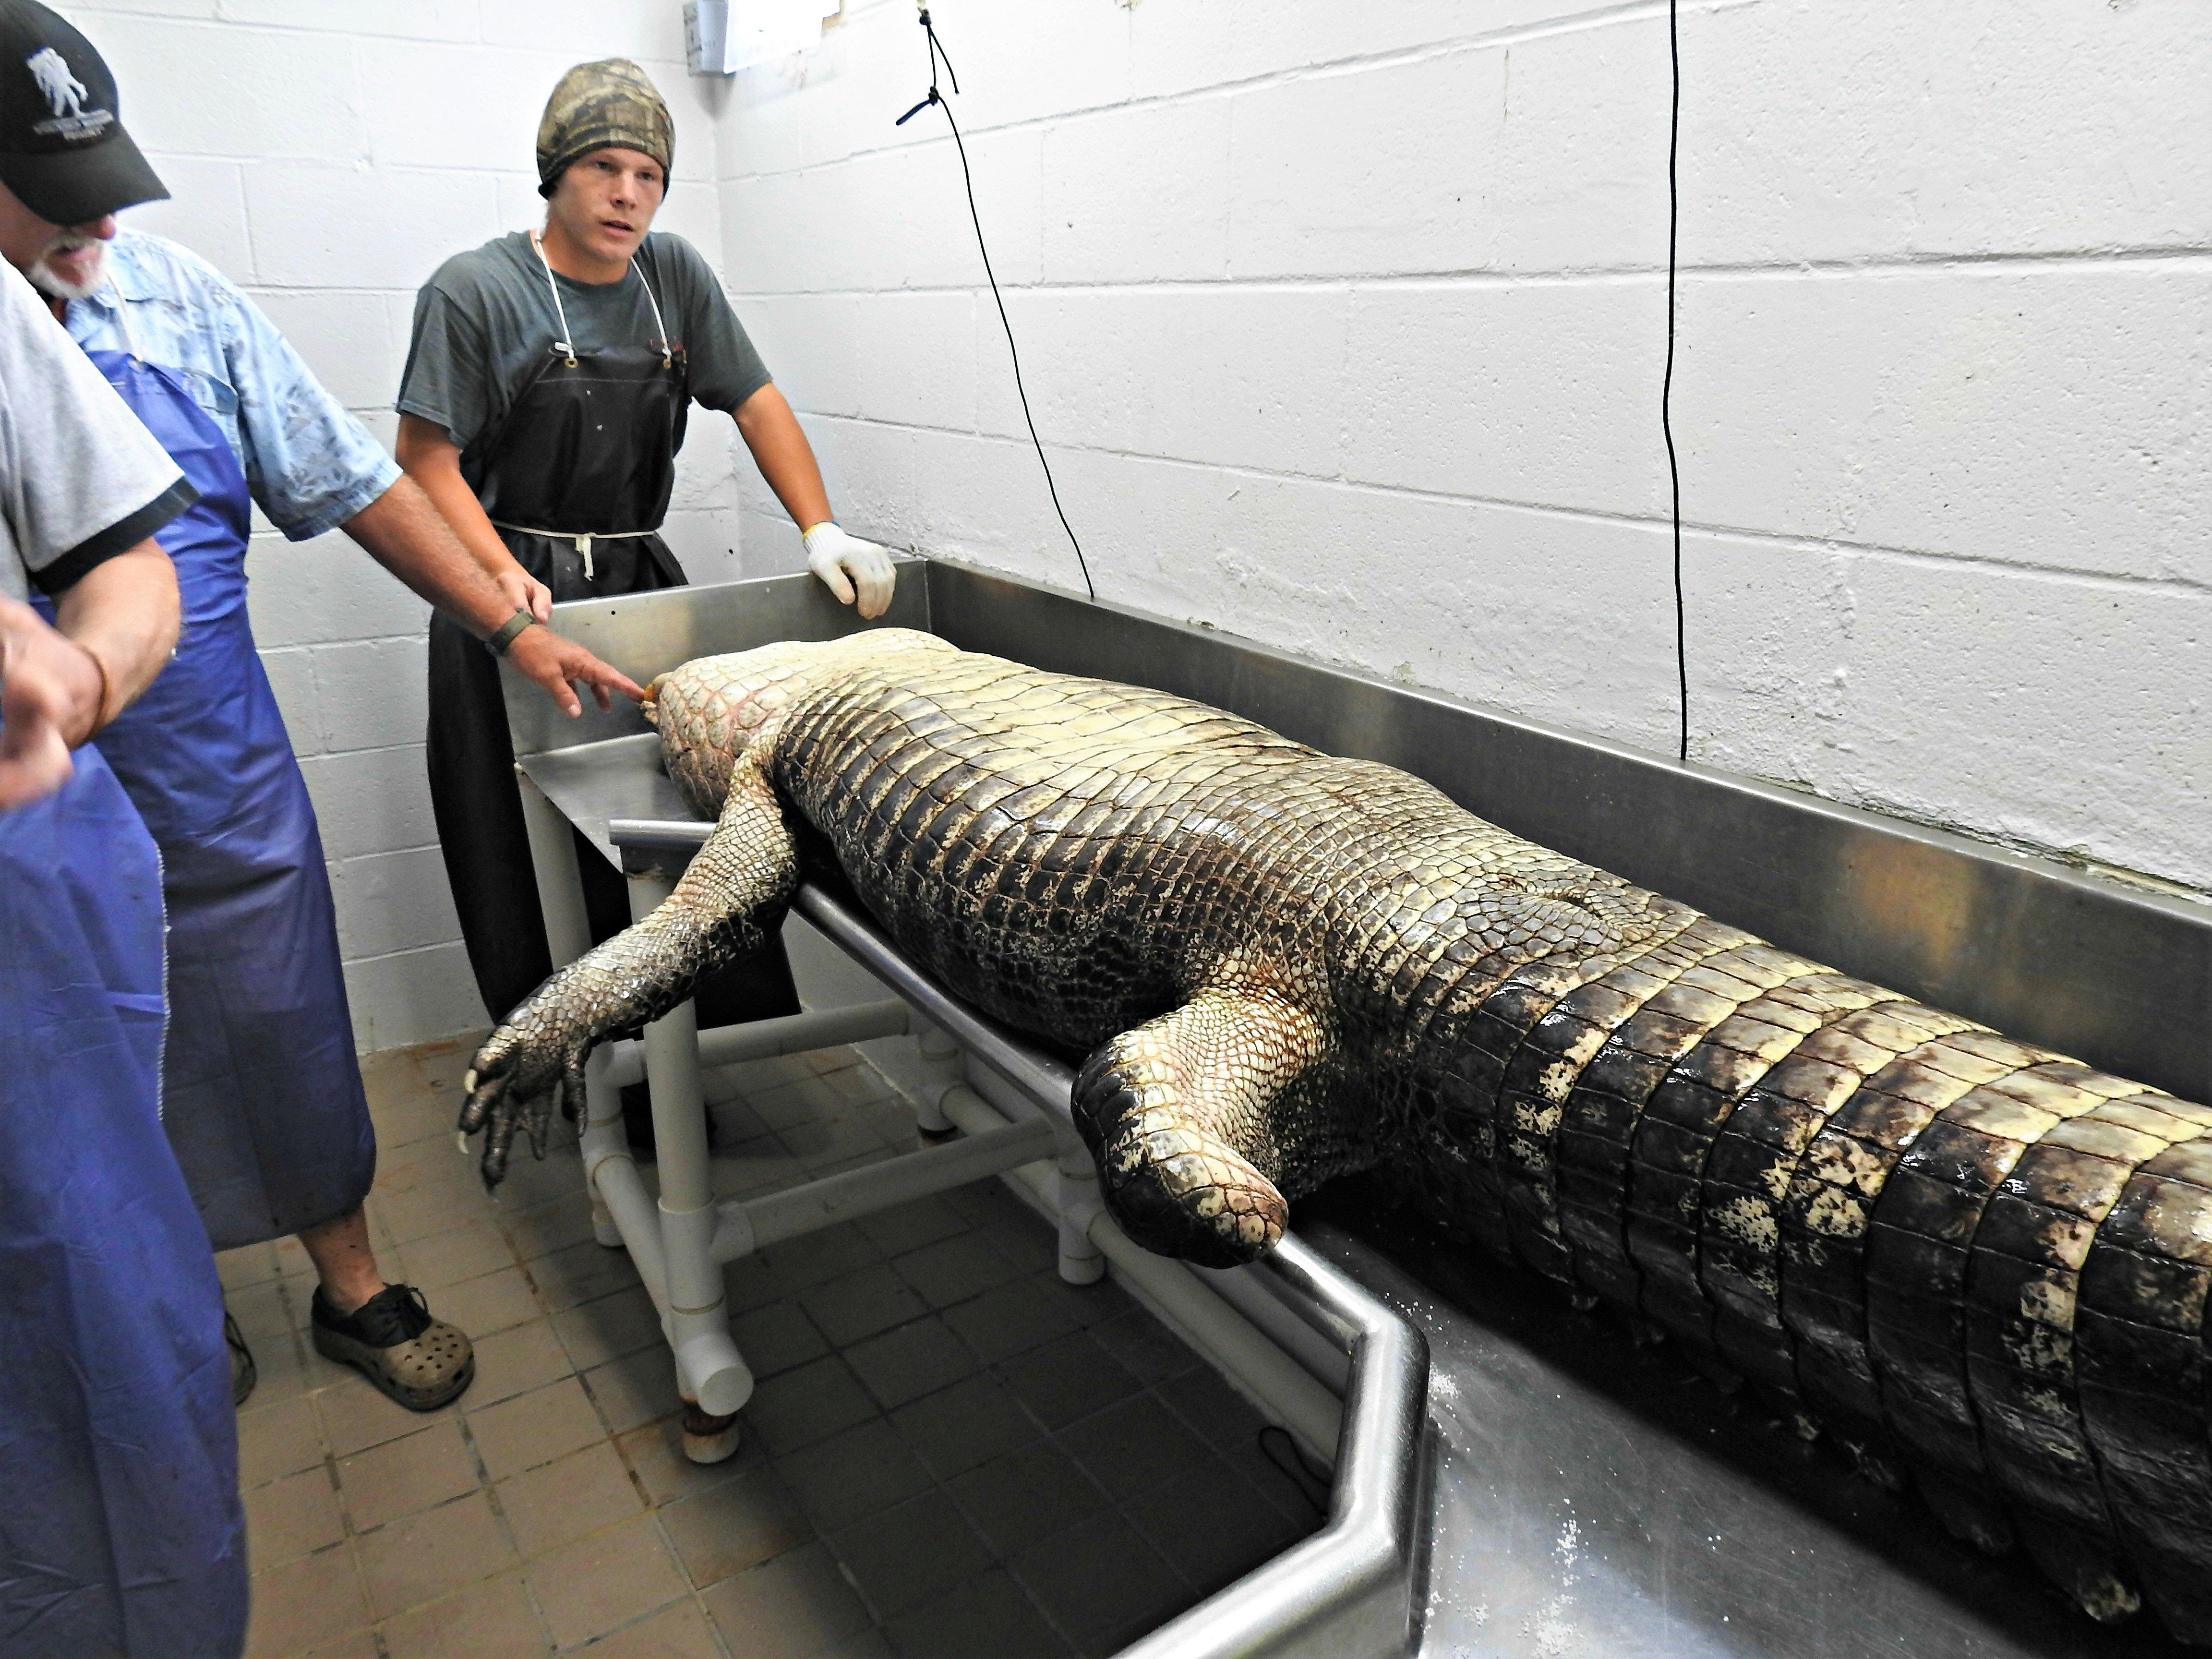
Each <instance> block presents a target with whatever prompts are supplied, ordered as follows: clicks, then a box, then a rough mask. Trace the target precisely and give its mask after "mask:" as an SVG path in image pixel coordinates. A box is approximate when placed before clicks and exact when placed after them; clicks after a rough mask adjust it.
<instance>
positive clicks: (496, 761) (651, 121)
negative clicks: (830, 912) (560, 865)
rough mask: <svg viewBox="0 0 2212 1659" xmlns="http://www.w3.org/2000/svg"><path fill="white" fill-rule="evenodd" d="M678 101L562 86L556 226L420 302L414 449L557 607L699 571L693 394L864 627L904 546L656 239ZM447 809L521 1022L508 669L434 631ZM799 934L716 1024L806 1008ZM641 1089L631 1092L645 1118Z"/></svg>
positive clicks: (456, 864)
mask: <svg viewBox="0 0 2212 1659" xmlns="http://www.w3.org/2000/svg"><path fill="white" fill-rule="evenodd" d="M675 142H676V139H675V129H674V125H673V123H672V122H671V120H670V118H669V113H668V106H667V105H666V104H665V103H664V102H663V101H662V100H661V97H660V94H659V92H658V91H657V90H656V89H655V88H654V87H653V82H652V81H651V80H650V79H648V78H647V76H646V73H645V71H644V70H641V69H640V68H639V67H638V66H637V65H636V64H633V63H630V62H629V61H628V60H627V59H624V58H608V59H605V60H604V61H602V62H599V63H592V64H577V65H576V66H575V67H574V68H573V69H571V70H568V73H567V74H565V75H564V76H562V77H561V80H560V82H559V83H558V84H557V85H556V87H555V88H554V89H553V94H552V97H551V98H550V100H548V102H547V104H546V106H545V112H544V118H543V119H542V120H541V121H540V122H539V123H538V146H537V149H538V155H537V159H538V180H539V183H538V194H539V195H541V196H543V197H545V198H546V213H545V225H544V231H543V233H542V234H541V233H539V232H538V231H530V232H516V233H514V234H510V235H506V236H501V237H497V238H495V239H494V240H491V241H489V242H486V243H485V244H484V245H483V246H481V247H477V248H472V249H471V250H470V251H468V252H465V253H459V254H456V255H454V256H453V258H450V259H448V260H447V262H446V263H445V264H443V265H442V266H441V267H440V268H439V270H438V271H437V273H436V274H435V276H432V277H431V278H430V280H429V281H428V283H424V284H423V286H422V292H421V293H420V294H419V295H417V296H416V302H415V331H414V337H413V340H412V343H410V348H409V351H408V357H407V368H406V371H405V374H404V376H403V378H402V380H401V383H400V388H399V398H398V407H399V411H400V422H399V443H398V453H399V459H400V463H401V465H404V466H405V467H406V469H407V471H408V472H409V473H410V476H412V477H416V478H417V479H419V480H420V481H421V482H422V487H423V488H424V489H425V490H427V491H428V493H429V495H430V498H431V499H432V500H433V501H435V502H436V503H437V504H438V507H439V509H440V510H441V512H443V513H445V515H446V517H447V520H448V521H449V522H450V523H451V524H452V525H453V528H454V531H455V532H457V533H458V534H459V537H460V538H461V540H462V541H463V542H465V543H466V544H467V545H468V547H469V549H470V550H471V552H472V553H474V554H475V555H476V556H477V559H478V561H479V562H481V563H482V564H483V568H485V569H486V570H488V571H503V572H507V573H511V574H514V575H517V576H520V577H524V578H526V579H528V580H532V581H533V582H536V583H542V584H544V586H545V587H546V588H550V591H551V594H552V597H553V598H554V599H595V598H610V597H613V596H616V595H619V594H624V593H635V592H646V591H648V590H651V589H655V588H664V587H671V586H679V585H681V584H682V583H683V582H684V580H686V578H685V576H684V569H683V567H682V566H681V565H679V564H678V562H677V561H676V556H675V555H674V554H673V553H672V552H671V550H669V547H668V544H667V543H665V541H663V540H662V539H661V538H660V536H659V533H658V532H659V527H660V523H661V519H662V515H663V514H664V513H665V512H666V510H667V507H668V501H669V494H670V490H671V487H672V485H673V483H674V480H675V458H676V452H677V450H678V448H679V447H681V446H682V444H683V442H684V424H685V418H686V415H687V412H688V410H689V408H690V404H693V403H695V402H696V403H697V404H701V405H702V406H703V407H705V408H707V409H710V410H715V411H717V412H721V413H726V414H728V415H730V416H732V417H733V418H734V419H735V421H736V422H737V427H738V434H739V435H741V436H742V437H743V438H744V441H745V444H746V446H747V447H748V448H749V449H750V451H751V452H752V456H753V459H754V461H755V462H756V464H757V465H758V466H759V468H760V470H761V474H762V476H763V477H764V478H765V479H766V480H767V481H768V483H769V487H770V488H771V489H774V490H775V494H776V496H777V498H778V499H779V500H780V501H781V502H782V503H783V505H784V507H785V508H786V509H787V511H788V512H789V513H790V514H791V516H792V518H793V520H794V521H795V522H796V523H797V525H798V526H799V529H800V530H801V531H802V532H804V543H805V550H806V558H807V563H808V567H809V568H811V570H812V571H813V572H814V574H816V575H817V577H818V578H819V579H820V580H822V582H823V585H824V586H827V587H828V588H829V590H830V592H833V593H835V594H836V596H837V598H838V599H840V600H841V601H842V602H843V603H845V604H847V605H854V606H856V608H857V609H858V610H859V611H860V614H861V615H862V616H864V617H875V616H880V615H881V614H882V613H883V611H884V609H885V607H886V606H888V605H890V600H891V589H892V583H893V580H894V577H893V570H892V565H891V562H890V556H889V555H888V554H886V553H885V552H884V550H883V549H882V548H880V547H878V546H877V545H876V544H873V543H872V542H866V541H862V540H860V538H858V537H855V536H851V535H848V534H847V533H846V532H844V531H843V530H842V529H841V528H840V527H839V526H838V525H837V522H836V520H835V519H834V518H832V517H831V516H830V512H829V495H828V494H827V493H826V491H825V490H824V489H823V483H822V473H821V469H820V468H819V467H818V466H817V465H816V462H815V459H814V452H813V450H812V449H811V447H809V446H808V444H807V441H806V436H805V433H803V432H802V431H801V430H800V429H799V422H798V420H797V418H796V417H795V416H793V414H792V410H791V405H790V404H787V402H785V401H784V398H783V394H782V393H781V392H779V391H777V390H776V387H775V382H774V381H772V380H769V373H768V370H767V369H766V368H764V367H763V365H762V363H761V360H760V356H759V355H758V354H757V352H755V351H754V349H753V347H752V343H751V341H750V340H749V339H747V338H746V337H745V331H744V326H743V325H741V324H740V323H739V322H738V319H737V315H736V313H734V312H732V310H731V308H730V303H729V301H728V300H727V299H726V298H725V297H724V295H723V293H722V289H721V284H720V282H719V281H718V280H717V279H716V278H715V276H714V271H713V270H712V268H711V267H709V266H708V264H707V262H706V260H705V259H704V258H702V257H701V256H700V254H699V252H698V251H697V250H696V248H694V247H693V246H691V245H690V243H689V242H686V241H685V240H684V239H683V238H682V237H680V236H672V235H670V234H667V233H666V232H665V231H654V230H653V229H652V225H653V216H654V215H655V214H656V213H657V212H658V211H659V207H660V204H661V199H662V196H663V194H664V192H665V190H666V187H667V182H668V167H669V163H670V161H671V159H672V157H673V155H674V150H675ZM428 762H429V768H430V799H431V805H432V806H433V807H434V808H435V811H436V813H437V817H438V839H439V845H440V847H441V849H442V851H443V852H444V854H445V859H446V871H447V877H448V878H449V879H450V880H451V882H452V884H453V902H454V907H455V908H456V909H457V910H458V911H459V915H460V920H461V932H462V935H463V937H464V938H465V940H466V941H467V944H468V948H469V962H470V964H471V967H472V968H473V969H475V972H476V976H477V988H478V990H479V991H480V992H481V994H483V1000H484V1007H485V1010H486V1012H488V1013H489V1014H490V1015H491V1017H492V1018H495V1019H497V1018H502V1017H504V1016H505V1015H506V1014H507V1012H508V1011H509V1010H510V1009H512V1008H513V1006H515V1005H516V1004H517V1003H518V1002H520V1000H522V999H523V998H524V997H525V996H526V995H528V994H530V993H531V992H532V990H534V989H536V988H537V987H538V983H539V981H542V980H543V979H544V977H545V976H546V975H547V974H549V973H550V972H551V971H552V964H551V962H550V958H549V957H548V956H547V954H546V946H545V934H544V928H543V927H542V925H541V924H540V921H539V916H538V890H537V886H536V884H535V882H534V880H533V878H532V873H531V857H530V848H529V843H528V842H527V840H526V834H525V830H524V825H523V817H522V807H521V803H520V800H519V799H517V796H516V793H515V785H514V775H513V751H512V750H511V749H510V748H509V746H508V741H507V718H506V714H505V710H504V708H503V707H502V706H501V700H500V694H499V687H498V683H497V680H496V678H495V676H494V675H493V674H492V673H491V672H490V671H489V664H488V663H486V662H485V661H484V660H483V655H482V653H479V652H476V651H473V650H471V649H470V648H469V647H468V646H467V643H466V641H465V640H464V639H463V638H462V636H461V635H459V632H458V630H456V629H453V627H452V626H451V625H450V624H449V623H447V622H445V621H444V620H443V619H442V618H437V619H434V620H433V621H432V623H431V626H430V719H429V737H428ZM582 869H583V872H584V879H585V884H586V885H585V898H586V906H587V908H588V910H589V912H590V915H591V921H592V927H593V931H594V932H595V933H598V934H599V935H600V936H601V937H605V935H606V934H607V933H609V932H611V931H612V930H614V929H617V928H620V927H625V926H627V925H628V924H629V908H628V900H627V897H626V896H625V895H624V893H623V883H622V881H621V878H619V877H617V876H615V875H613V874H612V872H610V871H608V870H607V868H606V866H605V863H604V861H603V860H599V859H597V858H591V857H587V858H586V859H585V860H583V863H582ZM798 1006H799V1005H798V1001H797V999H796V996H795V994H794V993H793V990H792V988H791V980H790V970H789V969H788V968H787V966H786V965H785V964H784V962H783V958H782V948H781V945H780V944H776V943H773V942H772V943H771V944H770V945H769V947H768V948H767V949H766V950H764V951H762V952H760V953H758V954H757V956H755V957H751V958H749V959H747V960H746V961H744V962H742V963H738V964H736V965H735V966H733V967H732V969H728V970H726V971H725V972H723V973H722V974H720V975H716V976H715V979H714V981H710V983H709V984H708V985H707V986H705V987H702V994H701V997H700V1006H699V1017H700V1023H701V1024H702V1025H704V1024H724V1023H727V1022H731V1021H734V1020H739V1019H757V1018H765V1017H767V1016H769V1015H773V1014H781V1013H790V1012H797V1010H798ZM640 1094H641V1090H638V1091H633V1092H632V1094H631V1097H630V1098H629V1099H626V1100H625V1107H626V1108H627V1109H629V1115H631V1117H632V1122H633V1125H634V1132H635V1127H641V1125H639V1124H638V1117H637V1113H636V1108H637V1107H638V1106H639V1105H640V1104H641V1101H640V1100H639V1098H638V1095H640Z"/></svg>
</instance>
